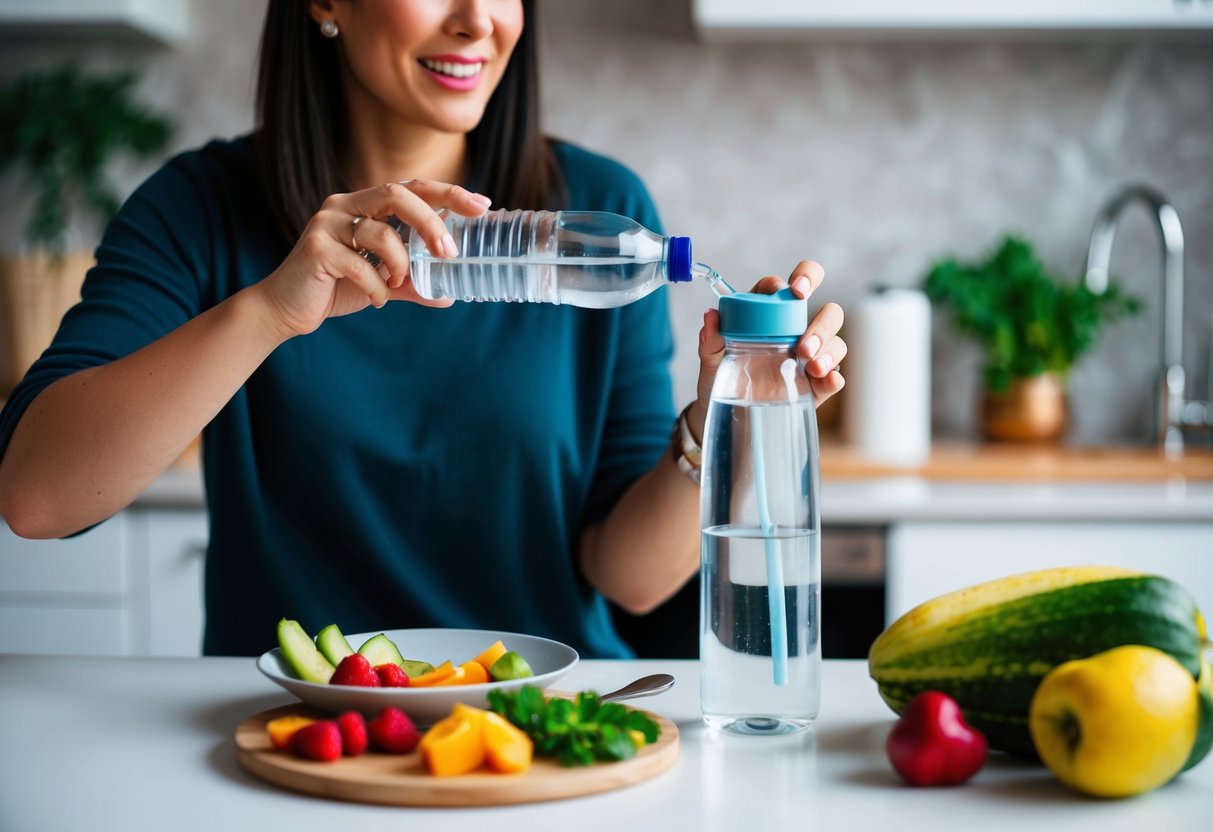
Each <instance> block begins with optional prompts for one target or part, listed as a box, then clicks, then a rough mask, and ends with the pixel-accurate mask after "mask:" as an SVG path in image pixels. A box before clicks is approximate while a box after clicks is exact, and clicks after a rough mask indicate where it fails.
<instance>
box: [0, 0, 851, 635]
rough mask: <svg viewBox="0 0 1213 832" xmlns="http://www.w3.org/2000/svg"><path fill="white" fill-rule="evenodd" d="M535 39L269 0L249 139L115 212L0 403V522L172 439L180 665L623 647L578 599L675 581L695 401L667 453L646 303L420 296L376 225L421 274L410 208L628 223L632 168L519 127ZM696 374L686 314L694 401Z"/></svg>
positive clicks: (692, 493) (62, 506)
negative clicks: (508, 647) (540, 646)
mask: <svg viewBox="0 0 1213 832" xmlns="http://www.w3.org/2000/svg"><path fill="white" fill-rule="evenodd" d="M535 26H536V20H535V17H534V15H533V4H532V3H531V2H528V1H527V0H312V2H310V3H305V2H301V0H270V2H269V5H268V12H267V15H266V22H265V30H264V34H263V37H262V51H261V58H260V65H259V75H260V77H259V79H258V87H257V89H258V125H257V129H256V130H255V131H254V132H253V133H252V134H251V135H249V136H243V137H239V138H236V139H233V140H230V141H214V142H211V143H210V144H208V145H207V146H206V147H203V148H201V149H198V150H194V151H190V152H187V153H183V154H181V155H180V156H178V157H177V158H175V159H173V160H171V161H170V162H169V163H168V164H167V165H165V167H164V168H163V169H161V170H160V171H159V172H157V173H156V174H155V175H154V176H152V177H151V179H149V180H148V181H147V182H146V183H144V184H143V185H142V186H141V187H140V188H139V189H138V191H136V193H135V194H134V195H133V196H132V197H131V198H130V199H129V200H128V202H127V203H126V204H125V205H124V206H123V207H122V209H121V210H120V211H119V213H118V215H117V216H116V217H115V219H114V221H113V222H112V223H111V224H110V225H109V227H108V228H107V230H106V233H105V237H104V239H103V241H102V243H101V246H100V247H99V248H98V249H97V265H96V267H95V268H94V269H93V270H92V271H91V272H90V274H89V276H88V278H87V279H86V281H85V285H84V289H83V298H82V301H81V303H80V304H79V305H77V306H76V307H75V309H74V310H73V311H72V312H71V313H70V314H69V315H68V316H67V317H66V318H65V319H64V321H63V323H62V325H61V327H60V330H59V333H58V334H57V336H56V338H55V342H54V344H53V345H52V347H51V348H50V349H49V350H48V351H47V352H46V353H45V354H44V355H43V357H42V358H41V359H40V360H39V361H38V363H37V364H36V365H35V366H34V367H33V368H32V369H31V370H30V372H29V373H28V374H27V376H26V377H25V379H24V380H23V381H22V382H21V383H20V384H19V385H18V387H17V388H16V389H15V390H14V391H13V394H12V396H11V397H10V398H9V401H8V403H7V405H6V407H5V409H4V411H3V413H2V414H0V451H2V452H3V457H2V459H0V514H3V516H4V518H5V519H6V520H7V521H8V523H9V525H10V526H11V527H12V528H13V530H14V531H16V532H17V533H18V534H21V535H24V536H27V537H54V536H62V535H66V534H71V533H73V532H76V531H79V530H80V529H83V528H86V527H87V526H89V525H91V524H94V523H97V522H99V521H101V520H103V519H105V518H106V517H107V516H109V515H111V514H113V513H115V512H117V511H119V510H121V509H122V508H124V507H125V506H126V505H128V504H129V503H130V502H131V501H132V500H134V499H135V498H136V497H137V496H138V495H139V494H140V492H141V491H142V490H143V489H144V488H145V487H146V486H147V485H148V484H149V483H150V482H151V481H152V480H153V479H155V478H156V477H157V476H158V475H159V474H160V473H162V472H163V471H164V470H165V469H166V468H167V467H168V466H169V465H170V464H172V462H173V461H174V460H175V459H176V458H177V457H178V456H179V455H180V453H181V450H182V449H183V448H184V447H185V446H186V445H187V444H188V443H189V442H190V441H191V440H192V439H193V437H195V436H196V435H197V434H198V433H199V432H200V431H203V432H204V437H203V452H202V456H203V466H204V472H205V478H206V498H207V509H208V512H209V514H210V532H211V533H210V540H209V547H208V552H207V557H206V599H205V600H206V613H207V614H206V631H205V638H204V644H203V649H204V651H205V652H206V653H209V654H228V655H241V654H243V655H253V654H257V653H261V652H263V651H264V650H265V649H267V648H268V647H269V646H271V645H272V641H273V633H274V627H275V622H277V621H278V620H279V619H280V618H283V617H286V618H291V619H297V620H298V621H299V622H300V623H301V624H302V625H303V627H304V628H305V629H306V630H308V631H310V632H314V631H316V630H318V629H320V628H321V627H323V626H325V625H326V624H329V623H330V622H332V621H341V622H342V623H343V625H344V626H348V627H349V629H352V630H367V631H370V630H382V629H387V628H392V627H408V628H418V627H446V628H449V627H465V628H480V629H494V630H505V631H510V632H516V633H524V634H532V635H536V636H543V637H547V638H551V639H555V640H558V641H560V642H563V643H565V644H568V645H571V646H572V647H573V648H575V649H576V650H577V651H578V652H580V653H581V654H582V655H584V656H587V657H610V656H626V655H628V654H629V653H630V648H629V647H628V645H627V644H626V643H625V642H624V641H623V640H622V639H621V638H620V636H619V635H618V633H617V632H616V631H615V629H614V628H613V626H612V623H611V618H610V614H609V610H608V606H607V599H611V600H613V601H615V602H616V603H618V604H619V605H620V606H622V607H624V608H626V609H628V610H631V611H633V612H644V611H647V610H649V609H651V608H653V607H654V606H655V605H657V604H659V603H660V602H661V601H662V600H663V599H665V598H667V597H668V596H670V595H671V594H672V593H674V592H675V591H676V590H677V589H678V587H679V586H681V585H682V584H683V583H685V582H686V580H687V579H688V577H689V576H691V575H692V574H693V573H694V572H695V571H696V569H697V567H698V563H699V529H698V514H699V512H698V507H699V499H698V497H699V494H698V489H697V488H696V486H695V484H694V482H693V481H692V479H691V478H690V477H688V476H687V475H686V473H684V471H683V470H682V469H681V468H680V465H679V455H680V454H683V453H685V449H686V442H687V441H696V440H698V438H699V437H701V436H702V435H703V418H704V413H705V412H706V407H705V406H704V405H703V404H702V403H700V402H696V403H693V404H692V405H690V406H688V407H687V408H685V409H684V411H683V416H682V417H681V423H680V430H679V431H678V433H677V434H676V435H677V436H678V437H679V438H680V439H679V441H678V442H677V443H676V444H675V443H672V442H671V428H672V427H673V425H674V423H675V420H674V413H675V408H674V405H673V400H672V399H673V397H672V393H671V381H670V376H669V371H668V362H669V359H670V356H671V354H672V352H673V339H672V337H671V332H670V325H669V318H668V311H667V305H666V298H665V294H664V293H663V292H655V293H653V294H651V295H649V296H648V297H646V298H644V299H643V300H640V301H637V302H635V303H632V304H630V305H628V306H625V307H621V308H618V309H610V310H588V309H579V308H576V307H568V306H554V305H550V304H526V303H520V304H466V303H463V304H458V305H453V306H452V305H451V302H450V301H442V300H426V299H425V298H422V297H420V296H419V295H418V294H417V292H416V291H415V289H414V287H413V284H412V280H411V276H410V263H409V255H408V251H407V250H406V247H405V244H404V242H403V241H402V240H401V238H400V235H399V234H398V233H397V231H396V227H397V226H400V225H402V226H404V227H407V229H408V230H410V231H415V232H416V233H417V235H418V236H419V237H420V238H421V240H422V241H423V242H424V244H425V247H426V248H427V249H428V250H429V251H430V252H431V253H432V254H433V255H435V256H437V257H451V256H454V255H455V254H456V253H457V251H458V247H457V245H456V243H455V241H454V239H452V237H451V235H450V233H449V232H448V230H447V228H446V225H445V224H444V222H443V219H442V218H441V216H440V212H442V211H449V212H454V213H455V214H459V215H463V216H467V217H478V216H481V215H483V214H484V213H485V211H486V210H487V209H488V207H489V205H490V204H492V203H494V202H495V203H497V204H498V205H502V206H503V207H509V208H536V209H548V210H552V209H558V208H568V209H573V210H588V211H608V212H611V213H615V214H622V215H625V216H628V217H631V218H632V219H634V220H635V221H637V222H639V223H640V224H641V225H643V226H645V227H647V228H650V229H653V230H656V231H659V230H660V220H659V218H658V216H657V212H656V209H655V207H654V205H653V203H652V200H651V199H650V197H649V194H648V191H647V190H646V189H645V187H644V185H643V184H642V183H641V181H640V180H639V178H638V177H637V176H636V175H635V174H634V173H632V172H631V171H629V170H628V169H627V168H625V167H624V166H622V165H621V164H619V163H618V162H615V161H613V160H611V159H608V158H606V157H603V156H600V155H597V154H595V153H592V152H590V151H588V150H585V149H582V148H579V147H575V146H573V145H570V144H567V143H563V142H558V141H554V140H551V139H548V138H546V137H544V136H543V135H542V133H541V132H540V130H539V124H540V121H539V114H538V109H537V108H538V101H539V98H538V94H537V78H538V68H537V65H536V50H535ZM372 254H373V255H374V256H373V257H372V256H371V255H372ZM822 276H823V272H822V270H821V267H820V266H818V265H817V264H815V263H811V262H809V261H805V262H804V263H801V264H800V265H799V266H798V267H797V268H796V270H794V271H793V274H792V280H791V282H792V284H793V288H794V290H795V291H796V292H798V293H799V294H800V295H801V296H804V295H807V294H808V292H809V291H811V290H812V288H813V287H815V286H817V285H818V284H820V281H821V279H822ZM783 285H785V284H784V282H783V281H781V280H779V279H778V278H775V277H768V278H766V279H764V281H762V282H761V283H760V284H759V290H760V291H767V292H771V291H775V290H776V289H778V288H780V287H782V286H783ZM389 301H392V302H391V303H389ZM439 307H441V308H439ZM840 323H841V316H840V314H838V312H837V307H827V308H826V310H823V312H822V314H821V315H820V316H818V318H816V319H815V320H814V322H813V323H812V324H811V325H810V329H809V331H807V332H806V333H805V336H804V338H803V339H802V341H801V343H802V344H803V345H804V346H803V347H801V348H800V350H801V354H802V356H803V357H804V358H805V359H806V360H807V359H809V358H813V360H812V361H808V362H807V363H806V364H805V365H804V366H805V371H806V372H807V373H808V374H809V378H810V383H811V384H812V386H813V389H814V392H815V395H816V397H817V400H818V401H820V400H823V399H824V398H826V397H828V396H829V395H830V394H831V393H833V392H834V391H836V390H837V389H838V388H840V387H841V386H842V378H841V376H839V375H838V373H837V370H836V365H837V362H838V360H840V359H841V357H842V355H843V354H844V352H845V346H844V345H843V344H842V342H841V341H840V340H839V339H838V338H837V337H836V333H837V330H838V326H839V324H840ZM722 354H723V340H722V339H721V337H720V334H719V331H718V329H717V328H716V323H715V319H714V318H713V317H712V316H709V317H708V318H707V319H706V320H705V325H704V329H703V332H702V334H701V337H700V355H701V362H702V363H701V366H702V370H701V379H700V385H699V389H700V391H701V393H702V397H703V398H704V400H705V401H706V396H707V393H708V391H710V389H711V385H712V378H713V377H714V374H715V368H716V365H717V364H718V363H719V360H720V355H722ZM82 413H87V414H89V428H90V429H89V431H87V432H84V431H80V430H79V418H80V414H82ZM682 437H688V438H687V440H686V441H683V440H682ZM673 451H678V452H679V453H678V454H675V453H673Z"/></svg>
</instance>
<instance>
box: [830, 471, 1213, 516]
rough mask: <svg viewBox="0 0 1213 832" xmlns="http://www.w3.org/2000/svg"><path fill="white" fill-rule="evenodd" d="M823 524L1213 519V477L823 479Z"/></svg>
mask: <svg viewBox="0 0 1213 832" xmlns="http://www.w3.org/2000/svg"><path fill="white" fill-rule="evenodd" d="M821 492H822V500H821V517H822V522H824V523H891V522H898V521H903V520H931V521H959V520H974V521H981V520H1025V521H1039V520H1050V521H1053V520H1056V521H1064V520H1075V521H1079V520H1103V521H1123V522H1176V521H1197V522H1200V521H1203V522H1209V523H1213V481H1204V480H1201V481H1189V480H1175V481H1172V482H956V481H937V480H927V479H923V478H921V477H882V478H878V479H870V480H840V481H829V480H827V481H824V482H823V483H822V487H821Z"/></svg>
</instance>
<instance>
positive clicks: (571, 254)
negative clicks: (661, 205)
mask: <svg viewBox="0 0 1213 832" xmlns="http://www.w3.org/2000/svg"><path fill="white" fill-rule="evenodd" d="M443 221H444V222H445V223H446V227H447V230H448V231H449V232H450V234H451V237H452V238H453V239H454V240H455V245H456V247H457V249H458V251H459V254H458V256H456V257H435V256H434V255H433V254H431V253H430V251H429V249H428V248H427V247H426V245H425V242H424V241H423V240H422V239H421V236H420V235H419V234H418V233H417V232H416V230H413V231H412V232H411V233H410V235H409V240H408V246H409V262H410V271H411V274H412V281H413V286H414V287H415V288H416V290H417V293H418V294H419V295H421V296H422V297H424V298H429V299H431V300H432V299H436V298H451V299H453V300H464V301H529V302H536V303H558V304H572V305H575V306H582V307H588V308H591V309H604V308H609V307H616V306H623V305H624V304H628V303H631V302H633V301H635V300H639V299H640V298H642V297H644V296H645V295H648V294H649V293H650V292H652V291H654V290H655V289H657V288H658V287H659V286H663V285H665V284H666V283H682V282H687V281H689V280H691V278H692V276H693V275H696V274H698V275H701V276H703V277H704V279H706V280H707V282H708V283H709V284H710V285H712V287H713V288H714V289H715V290H716V291H717V292H718V293H721V292H725V291H731V289H729V288H728V284H727V283H725V282H724V281H723V280H721V278H720V275H719V274H717V273H716V272H715V271H714V270H712V269H711V268H709V267H707V266H704V265H702V264H699V263H693V262H692V260H691V240H690V238H688V237H663V236H661V235H660V234H656V233H654V232H652V231H649V230H648V229H646V228H645V227H644V226H642V225H640V224H639V223H637V222H636V221H634V220H632V219H629V218H628V217H623V216H620V215H618V214H609V213H604V212H597V211H490V212H489V213H487V214H484V215H482V216H479V217H464V216H461V215H459V214H455V213H452V212H449V211H448V212H444V215H443Z"/></svg>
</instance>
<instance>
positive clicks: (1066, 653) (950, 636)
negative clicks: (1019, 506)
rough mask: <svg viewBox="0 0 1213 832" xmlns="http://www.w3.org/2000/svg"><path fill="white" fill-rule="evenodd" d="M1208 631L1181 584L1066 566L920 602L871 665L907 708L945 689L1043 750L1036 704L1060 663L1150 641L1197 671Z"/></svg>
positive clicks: (895, 702)
mask: <svg viewBox="0 0 1213 832" xmlns="http://www.w3.org/2000/svg"><path fill="white" fill-rule="evenodd" d="M1203 636H1204V622H1203V620H1202V619H1201V617H1200V612H1199V611H1198V610H1197V608H1196V604H1195V602H1194V601H1193V600H1192V598H1191V596H1189V595H1188V593H1187V592H1185V591H1184V589H1183V588H1182V587H1180V586H1179V585H1178V584H1176V583H1175V582H1173V581H1170V580H1168V579H1166V578H1162V577H1159V576H1157V575H1144V574H1139V573H1134V572H1130V571H1128V570H1122V569H1116V568H1111V567H1065V568H1061V569H1049V570H1043V571H1040V572H1031V573H1026V574H1024V575H1013V576H1011V577H1008V578H1003V579H1000V580H997V581H990V582H988V583H985V584H980V585H978V586H975V587H970V588H968V589H964V590H960V591H959V592H954V593H950V594H948V595H944V596H941V597H939V598H935V599H933V600H931V601H928V602H927V603H925V604H922V605H920V606H919V607H916V608H915V609H913V610H911V611H910V612H908V613H906V614H905V615H904V616H902V617H901V618H900V619H898V620H897V621H895V622H894V623H893V624H892V625H890V626H889V628H888V629H887V630H885V631H884V632H883V633H882V634H881V635H880V636H879V637H878V638H877V639H876V641H875V642H874V643H873V644H872V648H871V650H870V651H869V654H868V669H869V672H870V674H871V676H872V678H873V679H874V680H875V681H876V683H877V685H878V687H879V691H880V695H881V698H883V699H884V701H885V702H886V703H887V704H888V705H889V707H890V708H892V709H893V710H894V711H895V712H897V713H898V714H900V713H901V712H902V711H903V710H904V709H905V706H906V705H907V704H909V701H910V700H911V699H913V698H914V697H915V696H916V695H917V694H919V693H921V692H922V691H925V690H938V691H943V692H944V693H947V694H948V695H949V696H951V697H952V698H953V699H955V700H956V702H957V703H958V704H959V705H960V707H961V709H962V710H963V712H964V715H965V719H966V720H968V722H969V723H970V724H971V725H973V726H974V727H975V728H977V729H979V730H980V731H982V732H983V733H984V734H985V735H986V737H987V739H988V740H989V742H990V746H991V747H992V748H998V749H1001V750H1003V751H1009V752H1011V753H1013V754H1020V755H1023V756H1027V757H1035V756H1036V750H1035V748H1034V747H1033V745H1032V737H1031V734H1030V733H1029V731H1028V708H1029V705H1030V704H1031V701H1032V695H1033V694H1034V693H1035V692H1036V688H1037V686H1038V685H1039V684H1040V680H1041V679H1043V678H1044V676H1045V674H1046V673H1048V672H1049V671H1050V670H1052V669H1053V668H1054V667H1056V666H1057V665H1059V664H1061V663H1062V662H1067V661H1070V660H1071V659H1078V658H1086V657H1087V656H1091V655H1094V654H1095V653H1100V652H1102V651H1104V650H1109V649H1111V648H1113V647H1119V646H1121V645H1124V644H1144V645H1148V646H1151V647H1156V648H1158V649H1159V650H1162V651H1164V652H1166V653H1168V654H1170V655H1171V656H1174V657H1175V659H1176V660H1177V661H1179V663H1180V664H1182V665H1183V666H1184V667H1185V668H1186V669H1187V670H1188V671H1189V672H1190V673H1191V674H1192V676H1193V678H1194V679H1195V678H1197V677H1198V676H1199V675H1200V672H1201V641H1202V638H1203ZM1198 744H1199V742H1198ZM1194 751H1195V749H1194ZM1193 764H1194V763H1193Z"/></svg>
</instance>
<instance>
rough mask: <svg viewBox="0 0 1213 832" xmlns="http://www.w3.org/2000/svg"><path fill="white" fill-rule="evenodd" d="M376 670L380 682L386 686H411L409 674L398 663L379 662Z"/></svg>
mask: <svg viewBox="0 0 1213 832" xmlns="http://www.w3.org/2000/svg"><path fill="white" fill-rule="evenodd" d="M375 672H376V673H377V674H379V682H380V683H381V684H382V685H383V686H384V687H385V688H407V687H408V686H409V677H408V674H407V673H405V672H404V670H403V669H402V668H401V667H400V665H398V664H391V663H390V662H389V663H388V664H377V665H375Z"/></svg>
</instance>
